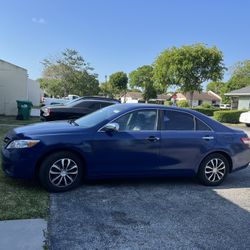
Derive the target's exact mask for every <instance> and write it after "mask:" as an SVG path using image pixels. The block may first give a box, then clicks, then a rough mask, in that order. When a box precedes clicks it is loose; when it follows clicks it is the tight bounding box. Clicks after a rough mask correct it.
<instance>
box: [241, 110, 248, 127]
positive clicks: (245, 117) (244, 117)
mask: <svg viewBox="0 0 250 250" xmlns="http://www.w3.org/2000/svg"><path fill="white" fill-rule="evenodd" d="M239 121H240V122H242V123H245V124H246V126H247V127H250V111H248V112H244V113H242V114H241V115H240V120H239Z"/></svg>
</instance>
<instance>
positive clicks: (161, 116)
mask: <svg viewBox="0 0 250 250" xmlns="http://www.w3.org/2000/svg"><path fill="white" fill-rule="evenodd" d="M159 111H160V112H161V115H160V119H161V122H160V123H159V125H160V131H167V132H170V131H174V132H176V131H178V132H196V131H200V132H204V131H207V132H214V130H213V129H212V128H211V127H210V126H209V125H208V124H207V123H206V122H204V121H202V120H201V119H200V118H198V117H197V116H195V115H194V114H192V113H189V112H186V111H183V110H170V109H160V110H159ZM164 111H170V112H171V111H174V112H181V113H184V114H188V115H190V116H192V117H193V122H194V129H193V130H164V129H162V127H161V126H162V121H163V116H164ZM196 119H198V120H199V121H201V122H202V123H204V124H205V125H206V126H207V127H208V128H209V129H210V130H197V129H196Z"/></svg>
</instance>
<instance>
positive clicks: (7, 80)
mask: <svg viewBox="0 0 250 250" xmlns="http://www.w3.org/2000/svg"><path fill="white" fill-rule="evenodd" d="M27 98H28V91H27V70H25V69H22V68H19V67H17V66H15V65H12V64H9V63H7V62H4V61H1V60H0V114H5V115H16V114H17V104H16V100H27Z"/></svg>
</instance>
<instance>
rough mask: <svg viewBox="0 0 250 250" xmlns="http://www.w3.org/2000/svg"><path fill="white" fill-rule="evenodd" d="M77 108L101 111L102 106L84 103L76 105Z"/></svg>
mask: <svg viewBox="0 0 250 250" xmlns="http://www.w3.org/2000/svg"><path fill="white" fill-rule="evenodd" d="M75 107H77V108H88V109H92V110H96V109H100V108H101V105H100V102H94V101H93V102H86V101H82V102H80V103H77V104H76V105H75Z"/></svg>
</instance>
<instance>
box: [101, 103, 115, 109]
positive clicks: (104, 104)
mask: <svg viewBox="0 0 250 250" xmlns="http://www.w3.org/2000/svg"><path fill="white" fill-rule="evenodd" d="M112 104H114V103H112V102H101V108H104V107H107V106H110V105H112Z"/></svg>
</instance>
